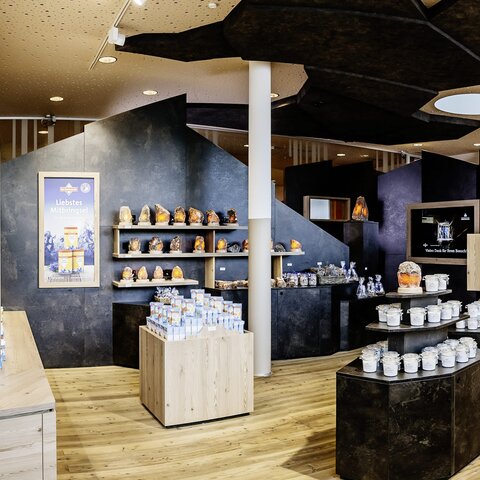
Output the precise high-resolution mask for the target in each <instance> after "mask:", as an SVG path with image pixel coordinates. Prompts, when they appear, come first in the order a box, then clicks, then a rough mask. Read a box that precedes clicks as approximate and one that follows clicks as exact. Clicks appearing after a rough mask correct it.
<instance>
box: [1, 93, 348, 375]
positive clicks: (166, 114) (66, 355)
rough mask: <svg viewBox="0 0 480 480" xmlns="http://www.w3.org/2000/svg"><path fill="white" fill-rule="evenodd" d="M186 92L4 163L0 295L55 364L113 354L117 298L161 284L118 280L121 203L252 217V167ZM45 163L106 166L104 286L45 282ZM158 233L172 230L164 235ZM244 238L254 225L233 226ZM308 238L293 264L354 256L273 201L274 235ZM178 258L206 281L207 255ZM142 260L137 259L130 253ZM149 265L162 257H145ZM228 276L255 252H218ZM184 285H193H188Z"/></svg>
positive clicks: (96, 361)
mask: <svg viewBox="0 0 480 480" xmlns="http://www.w3.org/2000/svg"><path fill="white" fill-rule="evenodd" d="M185 100H186V97H185V95H182V96H179V97H175V98H171V99H168V100H164V101H161V102H157V103H154V104H150V105H148V106H145V107H141V108H138V109H135V110H132V111H129V112H125V113H122V114H120V115H116V116H114V117H111V118H107V119H105V120H101V121H99V122H95V123H92V124H89V125H87V126H86V128H85V133H83V134H80V135H77V136H75V137H71V138H69V139H66V140H63V141H61V142H58V143H55V144H52V145H50V146H48V147H45V148H42V149H40V150H37V151H35V152H32V153H29V154H27V155H24V156H21V157H18V158H16V159H14V160H11V161H9V162H6V163H3V164H2V165H1V202H2V303H3V305H5V306H6V308H8V309H17V310H25V311H26V312H27V315H28V318H29V320H30V324H31V327H32V331H33V334H34V336H35V340H36V342H37V346H38V349H39V351H40V355H41V357H42V361H43V363H44V365H45V367H47V368H51V367H75V366H92V365H108V364H111V363H112V303H113V302H134V301H140V302H145V301H149V300H151V298H152V294H153V289H131V290H129V289H120V290H118V289H114V288H113V287H112V283H111V282H112V279H115V278H118V277H119V276H120V272H121V270H122V268H123V266H124V265H125V263H124V262H123V261H122V260H114V259H112V228H111V226H112V225H113V224H114V222H115V221H116V217H117V214H118V210H119V207H120V206H121V205H129V206H130V207H131V208H132V211H133V213H134V214H137V215H138V214H139V212H140V209H141V207H142V205H143V204H145V203H147V204H148V205H150V207H151V208H153V206H154V204H155V203H161V204H162V205H163V206H165V207H166V208H168V209H169V210H173V209H174V208H175V207H176V206H177V205H183V206H186V207H189V206H195V207H197V208H201V209H203V210H205V209H207V208H214V209H215V210H217V211H225V210H226V209H227V208H229V207H235V208H236V209H237V212H238V215H239V218H240V223H241V224H244V225H246V224H247V168H246V167H245V166H244V165H243V164H241V162H239V161H238V160H236V159H235V158H233V157H232V156H230V155H229V154H228V153H226V152H224V151H223V150H221V149H220V148H218V147H216V146H215V145H213V144H211V143H210V142H208V141H207V140H206V139H204V138H203V137H201V136H200V135H198V134H196V133H195V132H193V131H192V130H190V129H189V128H187V127H186V125H185V109H186V106H185ZM39 171H65V172H69V171H92V172H100V178H101V189H100V209H101V217H100V288H79V289H39V288H38V231H37V225H38V213H37V212H38V206H37V199H38V192H37V190H38V187H37V174H38V172H39ZM159 234H160V236H162V237H164V238H166V235H162V234H161V233H160V232H159ZM230 235H237V237H238V238H236V237H232V239H238V240H239V241H241V240H242V239H243V238H244V237H245V235H246V232H241V231H239V232H233V233H232V234H230ZM292 237H294V238H296V239H297V240H300V241H301V242H302V243H303V245H304V248H305V251H306V255H305V256H302V257H291V259H289V260H288V263H291V264H292V266H291V267H288V268H286V270H288V269H292V270H301V269H304V268H307V267H309V266H312V265H315V264H316V262H317V261H324V262H325V261H327V260H328V261H333V262H336V263H338V262H339V261H340V260H343V259H345V260H348V247H346V246H345V245H344V244H342V243H341V242H339V241H337V240H336V239H335V238H333V237H331V236H330V235H329V234H327V233H326V232H323V231H322V230H321V229H319V228H317V227H316V226H315V225H312V224H311V223H310V222H309V221H307V220H306V219H304V218H303V217H301V216H300V215H298V214H296V213H295V212H293V211H292V210H291V209H289V208H288V207H286V206H285V205H283V204H281V203H279V202H278V201H276V200H275V201H274V203H273V209H272V238H273V239H274V240H275V241H281V242H284V243H286V244H287V246H288V242H289V241H290V239H291V238H292ZM160 263H161V265H162V267H164V268H171V267H173V266H174V264H176V263H178V264H179V265H181V266H182V268H183V269H184V271H185V273H186V274H187V275H188V276H191V277H192V278H197V279H200V281H201V283H203V277H204V263H203V261H202V260H188V259H187V260H171V261H167V260H162V261H161V262H160ZM128 264H129V265H131V266H132V267H134V268H135V267H137V268H138V267H139V266H140V265H141V263H140V262H139V261H135V262H128ZM145 264H146V266H147V268H148V269H149V270H151V269H152V268H153V266H154V265H155V262H152V261H149V262H145ZM222 265H223V266H225V267H226V268H227V270H226V271H225V272H219V271H217V276H218V278H222V277H220V273H221V274H222V275H225V276H224V277H223V278H226V279H228V278H238V277H240V278H245V277H246V275H247V261H246V259H244V260H230V261H228V262H227V261H224V263H222V262H217V268H219V267H220V266H222ZM185 293H188V291H186V292H185Z"/></svg>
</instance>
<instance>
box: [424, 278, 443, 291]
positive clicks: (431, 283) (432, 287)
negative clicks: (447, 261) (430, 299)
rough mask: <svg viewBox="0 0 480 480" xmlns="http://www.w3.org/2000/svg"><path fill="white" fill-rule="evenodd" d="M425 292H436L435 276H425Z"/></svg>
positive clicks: (436, 279) (436, 282)
mask: <svg viewBox="0 0 480 480" xmlns="http://www.w3.org/2000/svg"><path fill="white" fill-rule="evenodd" d="M423 279H424V280H425V291H426V292H438V283H439V281H438V277H437V276H436V275H425V276H424V277H423Z"/></svg>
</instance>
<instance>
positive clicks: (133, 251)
mask: <svg viewBox="0 0 480 480" xmlns="http://www.w3.org/2000/svg"><path fill="white" fill-rule="evenodd" d="M128 253H129V254H130V255H139V254H140V253H142V252H141V251H140V239H139V238H138V237H133V238H131V239H130V240H129V242H128Z"/></svg>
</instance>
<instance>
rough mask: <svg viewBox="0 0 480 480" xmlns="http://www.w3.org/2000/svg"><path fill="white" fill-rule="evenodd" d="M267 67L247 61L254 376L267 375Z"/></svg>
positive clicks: (269, 160) (250, 315)
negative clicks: (248, 64) (248, 65)
mask: <svg viewBox="0 0 480 480" xmlns="http://www.w3.org/2000/svg"><path fill="white" fill-rule="evenodd" d="M270 89H271V65H270V63H268V62H250V67H249V109H248V145H249V150H248V237H249V238H248V244H249V256H248V328H249V330H250V331H252V332H253V333H254V345H255V347H254V374H255V375H256V376H268V375H270V374H271V349H272V347H271V310H272V306H271V298H270V297H271V285H270V278H271V258H270V240H271V223H272V207H271V202H272V198H271V197H272V185H271V180H272V178H271V177H272V173H271V172H272V170H271V163H272V157H271V156H272V148H271V143H272V141H271V99H270V93H271V90H270Z"/></svg>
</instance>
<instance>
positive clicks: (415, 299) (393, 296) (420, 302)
mask: <svg viewBox="0 0 480 480" xmlns="http://www.w3.org/2000/svg"><path fill="white" fill-rule="evenodd" d="M451 293H452V291H451V290H449V289H448V290H440V291H438V292H423V293H419V294H415V295H403V294H401V293H397V292H388V293H387V294H386V295H385V297H386V299H387V302H386V303H389V302H390V303H400V304H401V306H402V309H403V310H404V314H406V313H407V310H408V309H409V308H413V307H426V306H427V305H436V304H437V302H438V297H443V296H444V295H450V294H451Z"/></svg>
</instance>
